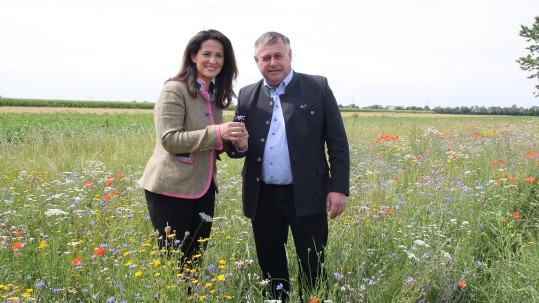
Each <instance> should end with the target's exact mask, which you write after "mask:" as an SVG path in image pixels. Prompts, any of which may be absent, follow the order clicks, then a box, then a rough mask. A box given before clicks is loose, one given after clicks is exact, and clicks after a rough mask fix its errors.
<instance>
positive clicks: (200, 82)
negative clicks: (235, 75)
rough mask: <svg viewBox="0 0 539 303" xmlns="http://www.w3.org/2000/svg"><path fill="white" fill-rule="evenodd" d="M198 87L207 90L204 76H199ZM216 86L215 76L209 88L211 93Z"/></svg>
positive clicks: (200, 89)
mask: <svg viewBox="0 0 539 303" xmlns="http://www.w3.org/2000/svg"><path fill="white" fill-rule="evenodd" d="M196 82H197V88H198V90H199V91H206V82H204V80H202V78H200V77H197V81H196ZM214 87H215V78H213V79H212V80H211V82H210V89H209V90H208V92H209V93H212V92H213V89H214Z"/></svg>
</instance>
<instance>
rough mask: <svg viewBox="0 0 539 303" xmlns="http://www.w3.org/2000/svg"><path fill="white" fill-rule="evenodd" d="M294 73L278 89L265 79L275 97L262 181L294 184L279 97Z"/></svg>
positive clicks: (265, 150) (265, 149)
mask: <svg viewBox="0 0 539 303" xmlns="http://www.w3.org/2000/svg"><path fill="white" fill-rule="evenodd" d="M293 73H294V71H290V74H288V76H286V78H285V79H284V80H283V82H281V84H279V87H277V89H276V90H274V89H273V88H272V87H271V86H269V85H268V83H267V82H266V80H264V85H265V86H266V87H267V88H268V90H269V92H270V95H271V97H272V98H273V114H272V117H271V124H270V129H269V133H268V138H267V140H266V145H265V147H264V157H263V159H262V181H264V183H267V184H278V185H284V184H292V181H293V180H292V167H291V166H290V155H289V154H288V141H287V138H286V127H285V122H284V117H283V110H282V108H281V99H280V97H279V95H282V94H284V92H285V87H286V85H288V83H290V80H292V75H293Z"/></svg>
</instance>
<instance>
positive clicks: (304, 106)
mask: <svg viewBox="0 0 539 303" xmlns="http://www.w3.org/2000/svg"><path fill="white" fill-rule="evenodd" d="M306 107H307V104H302V105H300V106H299V108H301V109H305V108H306Z"/></svg>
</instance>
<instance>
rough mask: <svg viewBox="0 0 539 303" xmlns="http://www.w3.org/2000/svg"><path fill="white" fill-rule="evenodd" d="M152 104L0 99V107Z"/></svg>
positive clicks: (143, 106)
mask: <svg viewBox="0 0 539 303" xmlns="http://www.w3.org/2000/svg"><path fill="white" fill-rule="evenodd" d="M154 105H155V103H152V102H124V101H81V100H47V99H17V98H0V106H22V107H76V108H134V109H153V107H154Z"/></svg>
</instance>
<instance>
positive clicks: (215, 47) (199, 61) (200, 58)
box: [191, 40, 225, 87]
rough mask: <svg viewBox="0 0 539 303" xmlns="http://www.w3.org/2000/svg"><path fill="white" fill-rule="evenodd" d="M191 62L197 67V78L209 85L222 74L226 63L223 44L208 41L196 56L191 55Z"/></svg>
mask: <svg viewBox="0 0 539 303" xmlns="http://www.w3.org/2000/svg"><path fill="white" fill-rule="evenodd" d="M191 60H192V61H193V63H195V65H196V66H197V76H198V77H200V78H202V80H204V82H206V84H209V83H210V82H211V80H212V79H213V78H215V76H217V75H218V74H219V73H220V72H221V69H222V68H223V64H224V63H225V53H224V47H223V44H221V42H219V41H217V40H206V41H204V42H202V45H201V47H200V50H199V51H198V52H197V53H196V55H191ZM206 87H209V86H206Z"/></svg>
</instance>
